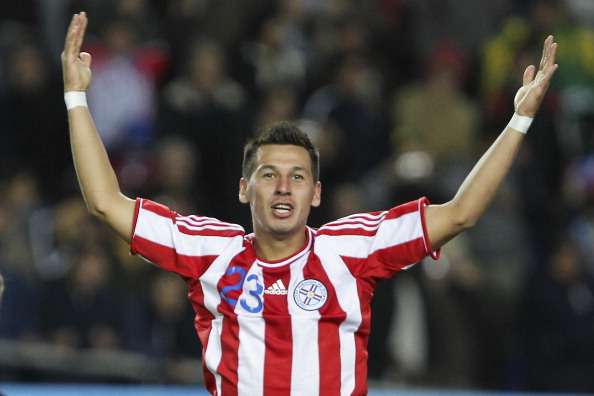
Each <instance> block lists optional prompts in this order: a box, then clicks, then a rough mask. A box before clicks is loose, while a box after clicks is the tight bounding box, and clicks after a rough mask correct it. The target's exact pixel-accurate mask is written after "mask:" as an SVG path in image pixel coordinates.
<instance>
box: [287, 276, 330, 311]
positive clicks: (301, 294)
mask: <svg viewBox="0 0 594 396" xmlns="http://www.w3.org/2000/svg"><path fill="white" fill-rule="evenodd" d="M293 299H294V300H295V304H297V305H298V306H299V308H301V309H304V310H306V311H315V310H316V309H320V308H321V307H322V306H323V305H324V303H325V302H326V300H327V299H328V290H326V286H324V285H323V284H322V282H320V281H319V280H315V279H304V280H302V281H301V282H299V283H298V284H297V286H295V290H294V291H293Z"/></svg>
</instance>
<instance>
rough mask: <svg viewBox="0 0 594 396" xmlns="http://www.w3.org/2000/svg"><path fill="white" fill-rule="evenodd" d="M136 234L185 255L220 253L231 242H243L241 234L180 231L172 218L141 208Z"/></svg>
mask: <svg viewBox="0 0 594 396" xmlns="http://www.w3.org/2000/svg"><path fill="white" fill-rule="evenodd" d="M134 234H135V236H139V237H142V238H144V239H147V240H149V241H151V242H154V243H158V244H159V245H163V246H166V247H170V248H175V250H176V251H177V253H178V254H182V255H185V256H211V255H218V254H220V253H221V252H222V251H224V250H225V249H226V248H227V247H228V246H229V245H230V244H231V243H233V242H234V243H237V242H239V243H242V242H243V238H242V237H241V236H236V237H218V236H202V235H188V234H184V233H182V232H180V231H179V230H178V229H177V227H175V226H174V225H173V222H172V221H171V219H169V218H167V217H163V216H160V215H158V214H156V213H154V212H151V211H150V210H145V209H140V211H139V213H138V220H137V222H136V229H135V233H134Z"/></svg>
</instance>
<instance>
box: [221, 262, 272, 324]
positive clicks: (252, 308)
mask: <svg viewBox="0 0 594 396" xmlns="http://www.w3.org/2000/svg"><path fill="white" fill-rule="evenodd" d="M237 273H239V275H240V277H239V279H238V280H237V282H235V283H234V284H232V285H229V286H225V287H223V289H222V290H221V297H222V298H223V300H225V301H227V302H228V303H229V304H231V305H232V306H235V305H236V304H237V300H236V299H234V298H231V297H229V296H228V295H227V293H229V292H230V291H232V290H240V289H241V288H242V285H243V283H244V280H245V281H246V283H247V282H249V283H250V285H249V286H250V287H251V288H250V289H247V290H246V291H247V292H248V293H249V295H250V296H251V297H252V298H251V299H250V300H251V301H250V302H251V304H248V299H247V298H245V297H244V298H241V299H240V300H239V304H240V305H241V307H242V308H243V309H245V310H246V311H248V312H250V313H259V312H261V311H262V309H263V308H264V304H263V303H262V293H263V292H264V286H263V285H262V283H260V279H259V278H258V275H256V274H251V275H249V276H248V277H247V279H246V277H245V275H246V273H245V269H243V268H241V267H236V266H233V267H229V268H228V269H227V271H226V272H225V275H228V276H231V275H234V274H237Z"/></svg>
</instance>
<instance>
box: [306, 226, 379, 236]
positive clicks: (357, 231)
mask: <svg viewBox="0 0 594 396" xmlns="http://www.w3.org/2000/svg"><path fill="white" fill-rule="evenodd" d="M376 233H377V230H375V231H367V230H363V229H361V228H344V229H339V230H329V229H322V228H320V229H319V230H318V233H317V236H322V235H328V236H355V235H356V236H364V237H373V236H375V234H376Z"/></svg>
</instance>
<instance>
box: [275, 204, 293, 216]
mask: <svg viewBox="0 0 594 396" xmlns="http://www.w3.org/2000/svg"><path fill="white" fill-rule="evenodd" d="M271 208H272V213H273V214H274V215H275V216H277V217H281V218H286V217H289V216H290V215H291V213H292V212H293V205H291V204H288V203H277V204H274V205H272V206H271Z"/></svg>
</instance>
